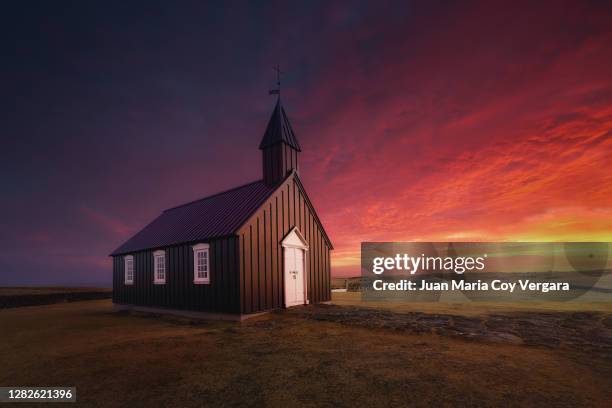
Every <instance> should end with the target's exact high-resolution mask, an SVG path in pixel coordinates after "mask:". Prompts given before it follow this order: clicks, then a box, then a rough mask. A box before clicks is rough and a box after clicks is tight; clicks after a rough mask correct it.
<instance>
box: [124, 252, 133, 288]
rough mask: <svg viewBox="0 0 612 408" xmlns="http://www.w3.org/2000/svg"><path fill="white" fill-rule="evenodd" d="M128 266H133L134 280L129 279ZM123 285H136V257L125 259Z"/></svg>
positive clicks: (127, 256) (125, 257) (130, 256)
mask: <svg viewBox="0 0 612 408" xmlns="http://www.w3.org/2000/svg"><path fill="white" fill-rule="evenodd" d="M128 265H131V267H132V268H131V272H132V279H128V277H129V274H128V271H129V268H128ZM123 266H124V268H123V283H124V284H125V285H133V284H134V257H133V256H132V255H126V256H124V257H123Z"/></svg>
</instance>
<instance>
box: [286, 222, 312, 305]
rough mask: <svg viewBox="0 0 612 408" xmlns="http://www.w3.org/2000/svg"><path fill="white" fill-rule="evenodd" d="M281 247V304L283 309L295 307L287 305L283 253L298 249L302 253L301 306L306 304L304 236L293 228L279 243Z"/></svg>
mask: <svg viewBox="0 0 612 408" xmlns="http://www.w3.org/2000/svg"><path fill="white" fill-rule="evenodd" d="M281 245H282V247H283V287H284V291H283V298H284V301H283V304H284V306H285V307H291V306H297V304H291V305H287V270H286V268H287V267H286V265H285V251H286V249H287V248H291V249H299V250H301V251H303V255H302V279H303V286H302V287H303V288H304V302H303V303H301V304H308V279H306V273H307V271H306V265H307V263H306V252H307V251H308V249H309V248H308V243H307V242H306V240H305V239H304V236H303V235H302V234H301V233H300V230H299V229H298V228H297V227H293V228H292V229H291V231H289V233H288V234H287V235H285V237H284V238H283V240H282V241H281Z"/></svg>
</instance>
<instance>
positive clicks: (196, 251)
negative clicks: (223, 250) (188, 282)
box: [193, 244, 210, 284]
mask: <svg viewBox="0 0 612 408" xmlns="http://www.w3.org/2000/svg"><path fill="white" fill-rule="evenodd" d="M193 283H198V284H209V283H210V258H209V253H208V244H198V245H194V246H193Z"/></svg>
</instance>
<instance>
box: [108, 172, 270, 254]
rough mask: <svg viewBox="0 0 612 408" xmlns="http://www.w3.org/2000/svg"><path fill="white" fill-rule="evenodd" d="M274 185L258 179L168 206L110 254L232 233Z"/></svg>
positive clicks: (263, 199)
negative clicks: (171, 206)
mask: <svg viewBox="0 0 612 408" xmlns="http://www.w3.org/2000/svg"><path fill="white" fill-rule="evenodd" d="M277 188H278V186H267V185H265V184H264V182H263V180H259V181H255V182H253V183H249V184H245V185H243V186H240V187H236V188H233V189H231V190H227V191H224V192H222V193H217V194H214V195H211V196H208V197H205V198H202V199H199V200H196V201H192V202H190V203H187V204H183V205H180V206H178V207H173V208H169V209H167V210H165V211H164V212H162V214H161V215H160V216H159V217H157V218H156V219H154V220H153V221H152V222H151V223H150V224H149V225H147V226H146V227H144V228H143V229H142V230H141V231H140V232H138V233H137V234H136V235H134V236H133V237H132V238H130V239H129V240H128V241H127V242H125V243H124V244H123V245H121V246H120V247H119V248H117V249H116V250H115V251H113V253H112V254H111V256H114V255H120V254H126V253H130V252H136V251H142V250H145V249H152V248H160V247H164V246H169V245H176V244H180V243H185V242H194V241H199V240H205V239H211V238H217V237H223V236H228V235H231V234H233V233H235V232H236V231H237V230H238V228H240V227H241V226H242V225H243V224H244V223H245V222H246V221H247V220H248V218H249V217H250V216H251V215H252V214H253V213H254V212H255V211H256V210H257V209H258V208H259V207H260V206H261V205H262V204H263V203H264V201H265V200H266V199H267V198H268V197H269V196H270V195H271V194H272V193H273V192H274V191H275V190H276V189H277Z"/></svg>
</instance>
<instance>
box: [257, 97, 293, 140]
mask: <svg viewBox="0 0 612 408" xmlns="http://www.w3.org/2000/svg"><path fill="white" fill-rule="evenodd" d="M280 142H285V143H287V144H288V145H289V146H291V147H293V148H294V149H296V150H297V151H298V152H301V151H302V149H301V148H300V144H299V143H298V140H297V138H296V137H295V133H293V129H292V128H291V123H289V118H288V117H287V113H286V112H285V109H284V108H283V105H282V104H281V100H280V98H278V101H277V102H276V107H275V108H274V112H272V116H271V117H270V121H269V122H268V127H267V128H266V133H264V136H263V138H262V139H261V143H260V144H259V148H260V149H264V148H266V147H268V146H272V145H273V144H276V143H280Z"/></svg>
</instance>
